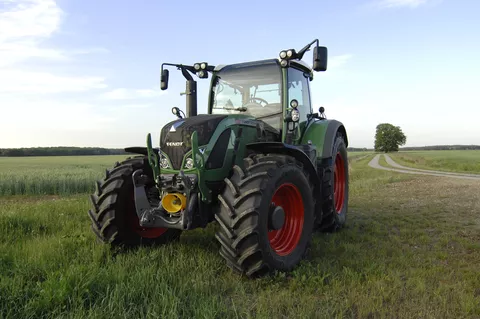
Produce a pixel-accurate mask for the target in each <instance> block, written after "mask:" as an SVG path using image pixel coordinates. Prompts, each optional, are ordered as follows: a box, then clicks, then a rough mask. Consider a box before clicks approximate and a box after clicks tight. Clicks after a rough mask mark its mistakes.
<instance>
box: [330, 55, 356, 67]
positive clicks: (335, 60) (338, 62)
mask: <svg viewBox="0 0 480 319" xmlns="http://www.w3.org/2000/svg"><path fill="white" fill-rule="evenodd" d="M352 57H353V55H352V54H342V55H336V56H332V57H331V58H329V60H328V69H329V70H331V69H337V68H339V67H341V66H343V65H345V64H346V63H347V62H348V61H350V59H352Z"/></svg>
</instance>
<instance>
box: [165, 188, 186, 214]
mask: <svg viewBox="0 0 480 319" xmlns="http://www.w3.org/2000/svg"><path fill="white" fill-rule="evenodd" d="M186 206H187V198H186V197H185V196H184V195H183V194H180V193H168V194H166V195H165V196H163V198H162V207H163V208H164V209H165V210H166V211H167V212H169V213H170V214H174V213H178V212H179V211H181V210H182V209H185V207H186Z"/></svg>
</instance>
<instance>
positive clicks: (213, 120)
mask: <svg viewBox="0 0 480 319" xmlns="http://www.w3.org/2000/svg"><path fill="white" fill-rule="evenodd" d="M227 116H228V115H226V114H201V115H197V116H194V117H189V118H184V119H178V120H175V121H172V122H170V123H167V124H166V125H165V126H164V127H163V128H162V131H161V134H160V148H161V149H162V151H163V152H164V153H165V154H166V155H167V156H168V157H169V158H170V162H171V163H172V166H173V169H180V166H181V165H182V160H183V157H184V155H185V153H187V152H188V151H190V150H191V148H192V145H191V139H190V137H191V135H192V133H193V132H194V131H197V134H198V145H199V146H202V145H206V144H208V142H209V141H210V139H211V137H212V135H213V133H214V132H215V129H216V128H217V126H218V124H219V123H220V122H221V121H222V120H223V119H224V118H226V117H227Z"/></svg>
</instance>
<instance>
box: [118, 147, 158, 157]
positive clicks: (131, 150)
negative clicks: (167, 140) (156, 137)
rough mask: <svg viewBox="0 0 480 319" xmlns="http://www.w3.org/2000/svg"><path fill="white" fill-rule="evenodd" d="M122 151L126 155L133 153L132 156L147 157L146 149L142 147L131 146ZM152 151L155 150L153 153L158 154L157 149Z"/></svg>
mask: <svg viewBox="0 0 480 319" xmlns="http://www.w3.org/2000/svg"><path fill="white" fill-rule="evenodd" d="M123 150H124V151H125V152H127V153H134V154H141V155H145V156H148V149H147V148H146V147H143V146H132V147H127V148H124V149H123ZM153 150H155V152H157V153H158V150H159V149H158V148H153Z"/></svg>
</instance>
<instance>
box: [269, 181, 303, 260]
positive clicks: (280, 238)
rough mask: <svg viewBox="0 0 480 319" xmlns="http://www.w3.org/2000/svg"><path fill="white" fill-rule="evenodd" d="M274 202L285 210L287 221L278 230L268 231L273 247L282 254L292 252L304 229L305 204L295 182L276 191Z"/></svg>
mask: <svg viewBox="0 0 480 319" xmlns="http://www.w3.org/2000/svg"><path fill="white" fill-rule="evenodd" d="M272 202H273V203H274V204H275V205H276V206H281V207H282V208H283V210H284V211H285V222H284V224H283V227H282V228H280V229H278V230H272V231H269V232H268V239H269V241H270V246H271V247H272V249H273V250H274V251H275V252H276V253H277V254H278V255H280V256H285V255H288V254H290V253H291V252H292V251H293V250H294V249H295V247H297V245H298V242H299V241H300V237H301V235H302V230H303V219H304V213H303V211H304V206H303V200H302V195H301V194H300V191H299V190H298V188H297V187H296V186H295V185H293V184H283V185H281V186H280V187H279V188H277V190H276V191H275V194H274V195H273V198H272Z"/></svg>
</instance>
